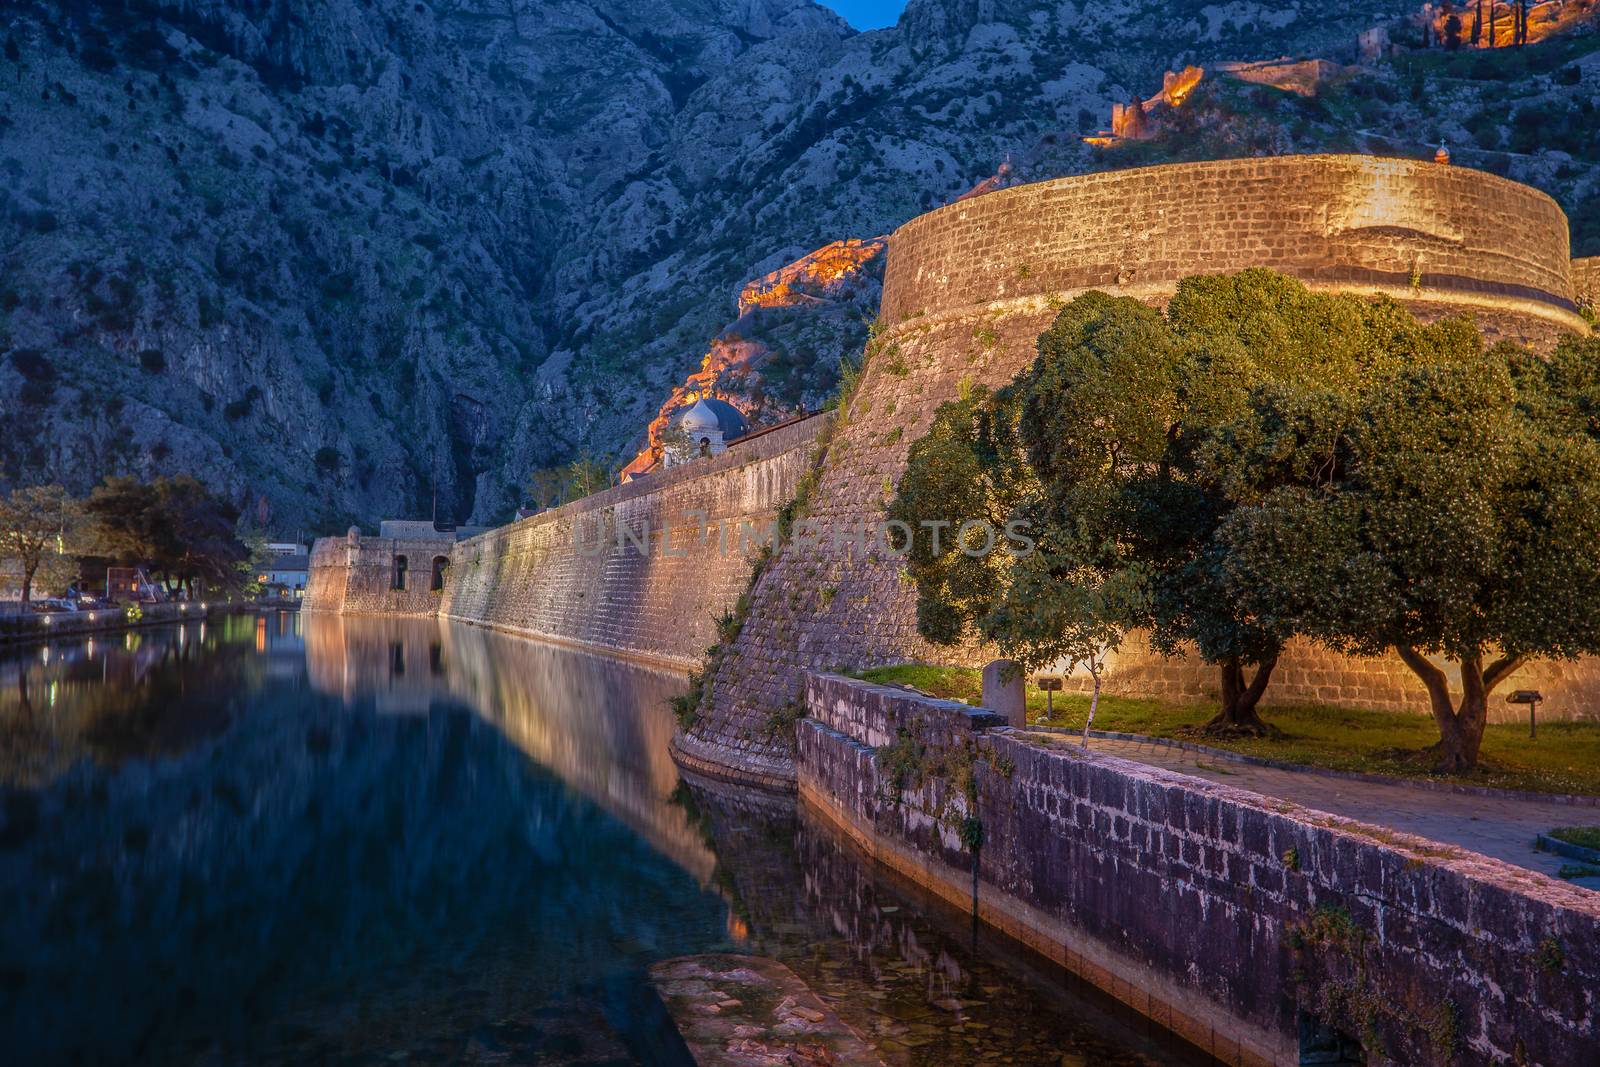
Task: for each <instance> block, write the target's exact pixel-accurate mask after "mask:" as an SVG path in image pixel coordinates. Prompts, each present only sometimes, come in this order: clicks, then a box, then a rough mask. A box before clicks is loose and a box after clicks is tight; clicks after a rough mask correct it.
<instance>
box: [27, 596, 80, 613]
mask: <svg viewBox="0 0 1600 1067" xmlns="http://www.w3.org/2000/svg"><path fill="white" fill-rule="evenodd" d="M28 607H29V609H30V610H32V611H37V612H52V611H76V610H78V609H77V605H75V604H73V603H72V601H70V600H63V599H61V598H60V597H48V596H47V597H41V598H39V599H38V600H30V601H28Z"/></svg>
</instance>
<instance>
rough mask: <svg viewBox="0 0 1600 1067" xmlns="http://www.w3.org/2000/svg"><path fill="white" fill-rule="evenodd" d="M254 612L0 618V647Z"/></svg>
mask: <svg viewBox="0 0 1600 1067" xmlns="http://www.w3.org/2000/svg"><path fill="white" fill-rule="evenodd" d="M250 610H254V609H253V607H252V606H251V605H249V604H229V603H226V602H224V603H221V604H211V603H207V604H206V605H205V606H204V607H202V606H201V605H200V604H147V605H145V606H144V608H143V611H142V613H141V614H140V616H139V617H138V618H137V619H130V618H128V613H127V611H126V609H124V608H105V609H103V610H100V611H70V612H52V613H48V614H44V613H41V614H37V615H32V614H30V615H5V616H0V644H27V643H29V642H35V641H53V640H57V639H59V638H62V637H81V636H94V635H96V634H103V633H120V632H122V631H123V630H131V629H134V628H136V627H141V626H164V625H166V624H168V623H174V622H189V621H191V620H194V619H207V618H210V617H211V616H213V615H226V614H230V613H232V612H236V611H250Z"/></svg>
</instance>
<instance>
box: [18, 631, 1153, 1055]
mask: <svg viewBox="0 0 1600 1067" xmlns="http://www.w3.org/2000/svg"><path fill="white" fill-rule="evenodd" d="M683 684H684V683H683V679H682V678H681V677H677V676H675V675H672V674H669V673H662V672H659V671H655V670H651V669H648V668H643V667H638V666H632V665H628V664H624V663H619V662H617V661H614V660H609V659H604V658H601V657H596V656H592V655H585V654H582V653H576V652H571V651H567V650H561V649H555V648H550V647H547V646H541V645H538V644H534V643H530V642H526V641H523V640H521V639H518V638H513V637H507V636H503V635H499V634H495V633H492V632H489V631H485V630H481V629H476V628H471V627H465V626H459V625H443V624H439V623H437V622H433V621H406V622H396V621H386V620H377V619H345V618H338V617H326V616H315V615H313V616H306V617H305V618H303V619H302V618H301V617H299V616H296V615H293V614H286V615H282V616H273V615H268V616H265V617H262V618H259V619H258V618H252V617H238V618H231V619H223V620H214V621H212V622H211V623H209V624H206V625H205V626H201V625H200V624H189V625H187V626H184V627H171V628H165V629H151V630H147V631H143V632H137V633H134V634H130V635H128V636H127V637H126V638H125V639H120V640H111V641H108V640H105V639H103V638H102V639H101V640H100V641H98V642H96V643H95V644H93V646H92V647H91V645H90V644H89V642H87V641H85V642H82V643H73V642H63V643H59V644H56V645H52V646H49V647H48V648H42V649H33V650H29V651H27V652H25V653H20V654H16V655H13V656H11V657H9V658H5V659H0V745H3V757H0V758H3V764H0V774H3V776H4V788H3V790H0V945H3V956H0V1048H5V1049H6V1050H7V1052H8V1057H7V1058H8V1060H11V1061H16V1062H28V1063H109V1062H140V1063H163V1064H165V1063H205V1064H229V1063H291V1062H293V1063H301V1062H307V1061H313V1062H321V1061H337V1062H350V1063H396V1062H410V1063H461V1062H480V1063H558V1064H579V1063H627V1062H643V1063H652V1064H655V1063H662V1064H671V1063H681V1062H684V1059H683V1057H684V1051H683V1049H682V1048H681V1045H680V1044H678V1043H677V1042H676V1038H675V1036H674V1034H673V1032H672V1029H671V1027H670V1025H669V1024H668V1023H667V1022H666V1020H665V1019H664V1017H663V1016H662V1013H661V1009H660V1006H659V1004H658V1003H657V1002H655V1001H654V999H653V997H652V995H651V994H650V992H649V990H648V986H647V984H646V981H645V973H646V970H647V968H648V966H649V964H650V963H652V962H654V961H656V960H660V959H664V958H667V957H670V956H674V955H681V954H689V953H698V952H708V951H743V952H752V953H756V954H763V955H773V956H777V957H779V958H782V959H784V960H785V961H786V962H788V963H789V964H790V966H791V967H793V968H794V969H795V970H796V971H797V972H798V973H800V974H801V976H802V977H804V978H805V979H806V980H807V981H808V982H810V983H812V984H813V986H814V987H815V988H816V989H817V990H818V991H819V992H820V993H821V994H823V995H824V996H826V997H829V998H831V999H833V1000H834V1001H835V1002H836V1004H837V1007H838V1010H839V1012H840V1014H841V1015H842V1016H844V1017H845V1018H846V1019H847V1020H848V1021H850V1022H851V1023H852V1024H853V1025H856V1026H857V1027H858V1028H860V1029H861V1030H862V1032H863V1033H864V1034H866V1035H867V1036H868V1037H869V1038H871V1039H872V1040H874V1041H875V1042H877V1043H878V1045H879V1047H880V1048H881V1049H882V1050H883V1053H884V1056H885V1059H886V1061H887V1062H889V1063H892V1064H897V1065H898V1064H906V1065H913V1064H915V1065H922V1064H927V1065H935V1064H937V1065H944V1064H950V1063H969V1062H970V1063H976V1062H987V1061H989V1060H998V1059H999V1058H1000V1057H1002V1056H1004V1057H1009V1060H1008V1062H1013V1063H1018V1064H1030V1063H1050V1064H1061V1063H1069V1064H1070V1063H1094V1064H1124V1063H1129V1064H1131V1063H1180V1062H1184V1061H1183V1060H1182V1059H1180V1058H1179V1057H1178V1056H1177V1055H1176V1054H1174V1053H1171V1052H1170V1051H1167V1050H1163V1049H1161V1048H1159V1047H1158V1046H1155V1045H1153V1044H1151V1043H1149V1042H1148V1041H1147V1040H1146V1038H1145V1037H1144V1035H1143V1034H1142V1032H1141V1030H1140V1028H1139V1027H1138V1026H1129V1025H1128V1024H1127V1023H1126V1022H1125V1021H1124V1020H1120V1019H1118V1018H1116V1017H1115V1016H1114V1015H1110V1014H1105V1013H1102V1012H1101V1010H1100V1009H1099V1008H1097V1007H1095V1003H1096V1002H1095V1001H1094V1000H1093V999H1092V998H1088V999H1085V998H1080V997H1077V996H1074V995H1072V993H1071V992H1070V991H1069V990H1068V989H1067V988H1066V983H1065V982H1064V980H1063V977H1062V976H1061V975H1060V974H1057V973H1052V972H1050V971H1049V970H1048V969H1044V968H1042V965H1039V964H1037V963H1031V962H1029V961H1028V960H1027V959H1026V958H1025V957H1022V956H1021V954H1020V953H1012V952H1011V951H1010V950H1009V949H1007V948H1006V947H1005V946H1003V945H1002V944H1000V943H998V942H992V941H989V940H988V939H987V938H986V939H985V943H983V944H980V945H976V946H975V945H974V944H973V942H972V940H971V933H970V928H969V927H968V926H967V924H966V921H965V916H964V915H962V914H961V913H960V912H958V911H950V910H948V909H945V908H943V907H942V906H941V905H939V904H938V903H937V902H934V901H930V900H927V899H925V898H923V897H921V896H919V895H918V894H917V893H916V892H915V891H914V890H910V889H908V888H907V887H904V886H900V885H898V884H895V883H893V882H892V881H891V880H889V879H886V878H885V877H884V876H883V875H882V874H881V873H879V872H877V871H875V870H874V869H873V868H872V867H871V866H870V864H867V863H864V862H862V860H861V857H859V856H858V855H856V854H855V853H854V851H853V850H852V849H851V847H850V846H849V845H847V844H846V843H844V842H843V841H841V840H839V839H838V838H837V836H836V835H834V834H832V833H831V832H830V831H829V830H828V829H827V828H825V827H820V826H817V825H816V824H814V823H812V822H809V821H808V820H806V819H803V818H797V817H796V813H795V810H794V807H793V803H792V801H789V800H785V799H775V798H772V797H769V796H766V795H763V794H758V793H747V792H743V791H740V790H734V789H727V788H723V787H714V786H710V785H708V784H705V783H686V782H683V781H680V779H679V776H678V774H677V772H676V770H675V768H674V766H673V764H672V762H671V760H670V757H669V756H668V751H667V740H668V738H669V737H670V735H671V730H672V726H673V721H672V717H671V713H670V712H669V711H668V710H667V707H666V699H667V698H668V697H669V696H671V695H673V694H674V693H676V692H678V691H679V690H680V689H681V687H682V685H683Z"/></svg>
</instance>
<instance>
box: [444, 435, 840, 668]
mask: <svg viewBox="0 0 1600 1067" xmlns="http://www.w3.org/2000/svg"><path fill="white" fill-rule="evenodd" d="M828 418H829V416H825V415H824V416H817V417H814V418H810V419H805V420H802V421H798V422H794V423H790V424H788V425H785V426H782V427H779V428H777V429H774V430H772V431H770V432H768V433H764V434H760V435H755V436H752V437H750V438H748V439H746V440H742V441H738V442H735V444H734V445H733V446H732V447H730V448H729V449H728V451H726V452H724V453H722V454H721V455H719V456H715V457H712V458H710V459H706V460H697V461H695V462H692V463H688V464H685V465H683V466H681V467H675V468H673V469H671V470H666V471H660V472H657V473H655V474H651V475H648V476H646V477H644V478H640V479H636V480H634V481H632V482H629V483H627V484H625V485H621V486H617V487H615V488H612V489H608V490H606V491H604V492H601V493H595V494H593V495H592V496H588V497H585V498H583V499H582V500H579V501H575V502H574V503H572V504H568V505H566V506H564V507H561V508H556V509H554V510H552V511H547V512H544V513H542V514H539V515H535V516H533V517H531V518H528V519H524V520H523V521H521V522H517V523H513V524H512V525H510V526H505V527H501V528H500V529H497V530H493V531H490V532H489V533H485V534H481V535H479V536H477V537H472V538H468V539H466V540H464V541H462V542H460V543H459V544H458V545H457V546H456V548H455V553H454V556H453V559H452V564H451V577H450V582H449V583H448V584H449V588H448V590H447V592H446V594H445V597H444V602H443V605H442V608H441V611H442V613H443V614H444V615H446V616H448V617H450V618H455V619H461V620H465V621H469V622H477V623H483V624H485V625H489V626H494V627H498V628H501V629H505V630H509V631H513V632H517V633H522V634H526V635H530V636H535V637H540V638H546V639H552V640H557V641H567V642H573V643H577V644H582V645H587V646H593V647H598V648H604V649H609V650H612V651H617V652H623V653H627V654H631V655H636V656H640V657H645V658H649V659H653V660H659V661H663V662H668V663H673V664H677V665H681V666H692V665H696V664H698V663H699V662H700V660H701V658H702V657H703V656H704V654H705V649H706V647H707V646H709V645H711V644H713V643H715V642H716V639H717V633H716V619H717V618H718V617H719V616H721V615H722V614H723V613H724V612H726V611H728V610H730V609H731V608H732V607H733V606H734V604H735V603H736V601H737V600H738V599H739V596H740V595H741V594H742V593H743V592H744V591H745V589H746V587H747V585H748V583H749V578H750V570H751V565H752V562H753V559H754V556H755V554H756V552H757V551H758V548H759V544H760V543H761V540H762V538H763V537H764V535H765V533H766V531H767V530H768V529H769V528H770V526H771V524H772V523H773V522H774V520H775V518H776V516H777V512H778V509H779V508H780V507H782V506H783V505H784V504H785V503H787V502H788V501H789V500H790V499H792V498H793V497H794V495H795V492H796V490H797V489H798V487H799V484H800V480H801V479H802V478H803V477H804V476H805V475H806V473H807V472H808V471H810V469H811V466H812V451H813V444H814V442H815V439H816V436H817V434H818V432H819V430H820V429H821V428H822V426H824V425H825V424H826V420H827V419H828ZM669 531H670V536H671V541H670V543H669V542H668V541H667V536H668V534H669Z"/></svg>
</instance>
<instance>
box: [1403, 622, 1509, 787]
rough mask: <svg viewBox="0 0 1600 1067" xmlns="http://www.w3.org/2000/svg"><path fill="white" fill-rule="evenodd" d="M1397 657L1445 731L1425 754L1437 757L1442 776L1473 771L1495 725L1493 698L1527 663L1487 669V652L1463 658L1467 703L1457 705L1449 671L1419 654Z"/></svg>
mask: <svg viewBox="0 0 1600 1067" xmlns="http://www.w3.org/2000/svg"><path fill="white" fill-rule="evenodd" d="M1395 651H1397V652H1399V653H1400V658H1401V659H1403V660H1405V663H1406V666H1407V667H1410V668H1411V670H1412V673H1414V674H1415V675H1416V676H1417V677H1418V678H1420V679H1422V684H1423V685H1424V686H1426V687H1427V689H1428V706H1429V709H1430V710H1431V711H1432V712H1433V721H1434V724H1435V725H1437V726H1438V727H1439V741H1438V743H1437V744H1435V745H1432V746H1431V747H1429V748H1427V749H1424V750H1423V752H1424V754H1425V755H1426V756H1428V757H1431V759H1432V761H1433V769H1434V770H1435V771H1437V772H1439V773H1440V774H1465V773H1467V772H1469V771H1471V770H1472V769H1473V768H1475V767H1476V766H1477V765H1478V750H1479V749H1480V748H1482V747H1483V728H1484V727H1485V726H1486V725H1488V722H1489V694H1490V693H1492V692H1494V689H1495V687H1496V686H1497V685H1499V684H1500V683H1501V682H1503V681H1505V680H1506V678H1508V677H1509V676H1510V675H1511V672H1512V671H1514V670H1516V669H1517V668H1518V667H1520V666H1522V664H1523V663H1524V662H1525V661H1526V659H1527V657H1525V656H1505V657H1503V658H1501V659H1498V660H1495V661H1494V662H1493V663H1491V664H1490V665H1489V666H1488V667H1487V668H1485V667H1484V665H1483V653H1482V652H1480V651H1473V652H1471V653H1468V654H1466V655H1464V656H1462V657H1461V700H1460V702H1459V703H1455V702H1453V701H1452V700H1451V699H1450V682H1449V680H1448V679H1447V678H1446V677H1445V674H1444V671H1442V670H1440V669H1439V668H1438V667H1435V666H1434V665H1433V664H1432V663H1431V662H1430V661H1429V660H1428V658H1427V657H1426V656H1424V655H1422V654H1421V653H1420V652H1418V651H1417V650H1416V649H1414V648H1411V647H1409V646H1406V645H1397V646H1396V647H1395Z"/></svg>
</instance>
